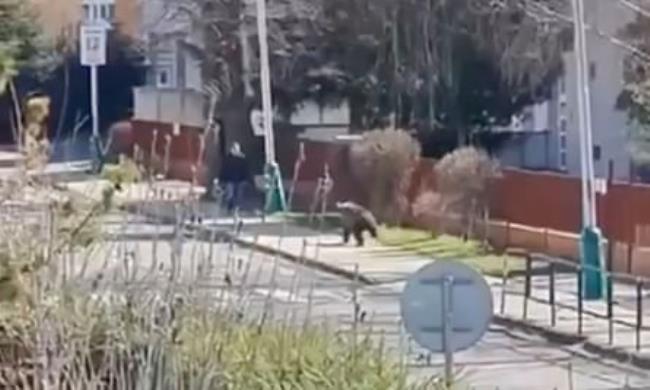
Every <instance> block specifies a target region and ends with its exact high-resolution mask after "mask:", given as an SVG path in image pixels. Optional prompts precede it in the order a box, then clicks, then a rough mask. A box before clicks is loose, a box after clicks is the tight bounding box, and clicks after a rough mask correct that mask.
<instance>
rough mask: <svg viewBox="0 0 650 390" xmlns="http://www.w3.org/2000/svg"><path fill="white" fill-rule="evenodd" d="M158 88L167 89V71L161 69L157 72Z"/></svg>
mask: <svg viewBox="0 0 650 390" xmlns="http://www.w3.org/2000/svg"><path fill="white" fill-rule="evenodd" d="M158 86H159V87H167V86H169V72H168V71H167V69H163V70H161V71H159V72H158Z"/></svg>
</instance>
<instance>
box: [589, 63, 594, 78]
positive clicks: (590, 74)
mask: <svg viewBox="0 0 650 390" xmlns="http://www.w3.org/2000/svg"><path fill="white" fill-rule="evenodd" d="M595 79H596V63H595V62H593V61H592V62H590V63H589V80H591V81H594V80H595Z"/></svg>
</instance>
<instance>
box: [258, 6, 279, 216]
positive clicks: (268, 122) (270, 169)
mask: <svg viewBox="0 0 650 390" xmlns="http://www.w3.org/2000/svg"><path fill="white" fill-rule="evenodd" d="M257 37H258V40H259V46H260V84H261V93H262V115H263V126H264V151H265V154H266V175H265V177H266V205H265V208H266V211H267V212H270V213H272V212H276V211H284V210H286V200H285V196H284V188H283V185H282V175H281V174H280V169H279V167H278V164H277V162H276V159H275V137H274V133H273V100H272V95H271V67H270V64H269V46H268V33H267V28H266V0H257Z"/></svg>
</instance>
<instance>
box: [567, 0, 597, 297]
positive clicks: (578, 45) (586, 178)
mask: <svg viewBox="0 0 650 390" xmlns="http://www.w3.org/2000/svg"><path fill="white" fill-rule="evenodd" d="M572 5H573V25H574V50H573V51H574V54H575V61H576V71H577V72H576V75H577V79H576V81H577V97H578V122H579V125H578V127H579V131H580V168H581V179H582V227H583V229H582V236H581V240H580V253H581V263H582V266H583V270H584V272H583V274H584V278H585V280H584V281H585V283H584V284H583V285H584V291H583V294H584V296H585V298H586V299H600V298H602V296H603V275H602V268H603V266H602V263H603V253H602V245H601V243H602V235H601V233H600V230H599V229H598V222H597V218H596V190H595V176H594V160H593V139H592V127H591V104H590V91H589V79H588V73H587V64H588V59H587V58H588V57H587V41H586V37H585V9H584V1H583V0H572Z"/></svg>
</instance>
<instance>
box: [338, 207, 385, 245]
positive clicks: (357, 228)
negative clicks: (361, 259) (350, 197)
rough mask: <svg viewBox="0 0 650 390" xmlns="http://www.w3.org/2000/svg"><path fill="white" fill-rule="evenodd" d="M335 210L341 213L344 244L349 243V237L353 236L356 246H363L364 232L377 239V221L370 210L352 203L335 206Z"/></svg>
mask: <svg viewBox="0 0 650 390" xmlns="http://www.w3.org/2000/svg"><path fill="white" fill-rule="evenodd" d="M336 208H337V209H338V210H339V211H340V212H341V224H342V225H343V242H344V243H346V244H347V243H348V242H350V235H351V234H353V235H354V238H355V240H356V241H357V245H358V246H363V245H364V239H363V233H364V232H365V231H368V232H369V233H370V235H372V236H373V237H374V238H377V220H376V219H375V216H374V215H372V213H371V212H370V210H368V209H366V208H365V207H363V206H360V205H358V204H356V203H354V202H340V203H337V204H336Z"/></svg>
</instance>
